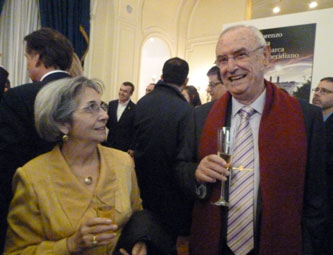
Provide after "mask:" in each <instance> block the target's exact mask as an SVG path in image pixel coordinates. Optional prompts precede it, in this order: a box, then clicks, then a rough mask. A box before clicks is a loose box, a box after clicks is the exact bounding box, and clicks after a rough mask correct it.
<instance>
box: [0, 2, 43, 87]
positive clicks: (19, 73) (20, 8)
mask: <svg viewBox="0 0 333 255" xmlns="http://www.w3.org/2000/svg"><path fill="white" fill-rule="evenodd" d="M39 28H40V20H39V8H38V3H37V1H36V0H25V1H5V4H4V5H3V9H2V12H1V15H0V53H1V54H2V56H1V57H0V59H1V61H0V64H2V65H3V66H4V67H5V68H6V70H7V71H8V72H9V80H10V83H11V86H12V87H15V86H17V85H21V84H24V83H27V82H29V74H28V71H27V67H26V59H25V57H24V47H25V46H24V41H23V38H24V37H25V36H26V35H28V34H30V33H31V32H33V31H35V30H37V29H39Z"/></svg>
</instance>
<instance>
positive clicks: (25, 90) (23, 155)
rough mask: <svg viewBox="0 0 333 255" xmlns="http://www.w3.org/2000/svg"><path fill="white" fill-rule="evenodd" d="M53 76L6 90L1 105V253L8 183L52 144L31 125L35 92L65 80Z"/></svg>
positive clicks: (65, 74) (56, 74)
mask: <svg viewBox="0 0 333 255" xmlns="http://www.w3.org/2000/svg"><path fill="white" fill-rule="evenodd" d="M68 77H70V76H69V75H68V74H67V73H64V72H59V73H53V74H50V75H48V76H46V77H45V79H43V81H41V82H34V83H28V84H25V85H21V86H18V87H15V88H12V89H9V90H8V91H7V92H6V93H5V94H4V97H3V98H2V100H1V104H0V162H1V163H0V206H1V209H0V211H1V212H0V235H1V236H0V238H1V239H0V242H1V243H0V251H1V249H2V248H3V247H2V246H3V245H4V235H5V231H6V229H7V223H6V217H7V211H8V206H9V203H10V200H11V197H12V192H11V181H12V177H13V175H14V173H15V170H16V169H17V168H18V167H20V166H23V165H24V164H25V163H26V162H28V161H29V160H31V159H33V158H35V157H36V156H38V155H40V154H42V153H45V152H47V151H49V150H51V149H52V148H53V146H54V143H50V142H46V141H44V140H42V139H41V138H40V137H39V135H38V134H37V131H36V129H35V125H34V102H35V98H36V95H37V93H38V91H39V90H40V89H41V88H42V87H43V86H44V85H45V84H46V83H48V82H51V81H54V80H58V79H62V78H68Z"/></svg>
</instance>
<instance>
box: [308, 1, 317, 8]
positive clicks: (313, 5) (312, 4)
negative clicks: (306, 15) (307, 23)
mask: <svg viewBox="0 0 333 255" xmlns="http://www.w3.org/2000/svg"><path fill="white" fill-rule="evenodd" d="M317 6H318V3H317V2H316V1H313V2H311V3H309V8H311V9H312V8H316V7H317Z"/></svg>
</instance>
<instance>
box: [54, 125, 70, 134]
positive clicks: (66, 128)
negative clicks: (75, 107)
mask: <svg viewBox="0 0 333 255" xmlns="http://www.w3.org/2000/svg"><path fill="white" fill-rule="evenodd" d="M57 126H58V128H59V130H60V131H61V133H63V134H64V135H68V133H69V130H70V127H71V125H70V124H69V123H58V124H57Z"/></svg>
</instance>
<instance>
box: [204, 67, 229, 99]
mask: <svg viewBox="0 0 333 255" xmlns="http://www.w3.org/2000/svg"><path fill="white" fill-rule="evenodd" d="M207 76H208V80H209V83H208V87H207V92H208V93H209V95H210V99H211V101H215V100H217V99H219V98H221V97H222V96H223V95H224V94H225V92H227V88H226V86H224V85H223V82H222V79H221V74H220V69H219V68H218V67H217V66H213V67H212V68H210V69H209V70H208V72H207Z"/></svg>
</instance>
